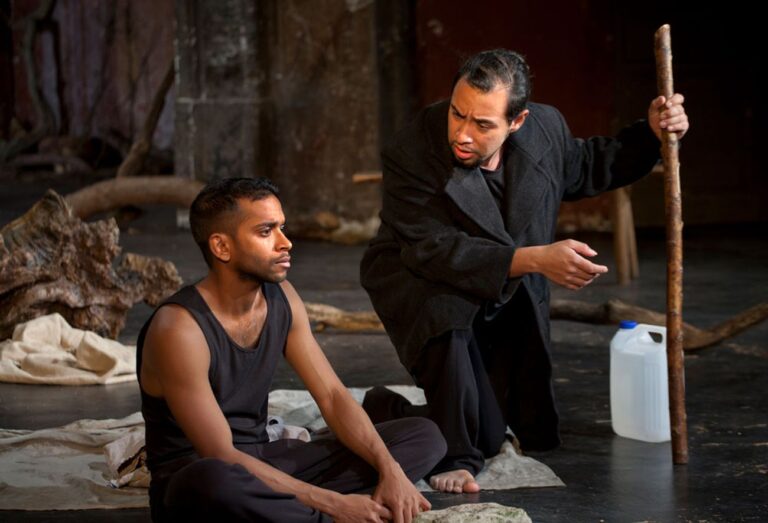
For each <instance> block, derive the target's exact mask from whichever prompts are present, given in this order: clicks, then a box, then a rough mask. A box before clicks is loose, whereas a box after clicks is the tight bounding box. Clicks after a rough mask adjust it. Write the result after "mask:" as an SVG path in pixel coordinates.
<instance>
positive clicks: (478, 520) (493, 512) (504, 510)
mask: <svg viewBox="0 0 768 523" xmlns="http://www.w3.org/2000/svg"><path fill="white" fill-rule="evenodd" d="M413 521H414V523H428V522H436V523H464V522H469V521H472V522H473V523H501V522H505V523H531V518H529V517H528V514H526V512H525V510H523V509H521V508H517V507H507V506H504V505H499V504H498V503H465V504H464V505H456V506H455V507H449V508H446V509H443V510H431V511H429V512H423V513H421V514H419V515H418V517H416V519H414V520H413Z"/></svg>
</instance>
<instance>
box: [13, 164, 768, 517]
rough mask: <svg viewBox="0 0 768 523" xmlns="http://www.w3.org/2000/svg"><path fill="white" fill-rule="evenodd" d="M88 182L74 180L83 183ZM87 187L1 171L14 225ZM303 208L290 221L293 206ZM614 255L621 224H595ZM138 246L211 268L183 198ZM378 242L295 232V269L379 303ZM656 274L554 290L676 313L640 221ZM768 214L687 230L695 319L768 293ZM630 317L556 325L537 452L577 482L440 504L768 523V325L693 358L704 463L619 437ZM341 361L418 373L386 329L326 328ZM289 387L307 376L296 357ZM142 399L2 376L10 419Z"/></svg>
mask: <svg viewBox="0 0 768 523" xmlns="http://www.w3.org/2000/svg"><path fill="white" fill-rule="evenodd" d="M72 183H74V182H72ZM51 184H52V185H55V186H57V187H58V188H59V189H60V190H61V191H62V192H68V190H71V189H72V188H74V187H73V186H70V183H69V182H62V181H59V180H50V179H49V180H44V181H42V182H40V181H38V182H37V183H31V182H25V183H21V184H19V183H15V184H11V181H10V180H7V179H6V180H0V225H2V224H5V223H7V222H8V221H10V220H11V219H12V218H14V217H16V216H18V215H19V214H21V213H22V212H23V211H24V210H26V209H27V208H28V206H29V205H31V204H32V203H33V202H34V201H35V200H36V198H37V197H38V196H39V195H40V193H41V189H40V187H41V186H42V187H45V186H48V185H51ZM289 218H290V217H289ZM579 239H582V240H584V241H587V242H589V243H590V245H592V246H593V247H594V248H596V250H597V251H599V252H600V253H601V254H600V256H599V258H600V261H601V262H603V263H605V264H607V265H609V266H612V260H611V255H610V253H611V252H612V250H611V246H610V236H608V235H581V236H579ZM121 244H122V245H123V248H124V250H125V251H127V252H137V253H141V254H150V255H156V256H162V257H164V258H166V259H170V260H172V261H173V262H174V263H176V265H177V267H178V268H179V271H180V273H181V275H182V277H183V278H184V280H185V282H189V281H193V280H194V279H196V278H199V277H200V276H202V275H203V274H204V271H205V267H204V264H203V262H202V259H201V257H200V255H199V253H198V252H197V250H196V246H195V245H194V243H193V242H192V240H191V237H190V236H189V233H188V232H184V231H176V230H175V226H174V214H173V212H172V211H171V210H169V209H154V210H151V211H150V212H149V213H148V214H146V215H145V216H143V217H142V218H140V219H139V220H137V221H135V222H133V223H132V224H131V225H130V227H129V228H128V229H127V230H126V231H123V233H122V237H121ZM362 252H363V247H343V246H335V245H329V244H323V243H317V242H309V241H296V242H295V248H294V268H293V269H292V272H291V274H290V279H291V280H292V282H293V283H294V285H295V286H296V288H297V289H298V291H299V293H300V294H301V295H302V296H303V297H304V299H305V300H308V301H319V302H324V303H328V304H331V305H335V306H338V307H342V308H346V309H355V310H366V309H369V308H370V303H369V302H368V299H367V297H366V295H365V293H364V291H363V290H362V289H361V288H360V287H359V284H358V276H357V271H358V269H357V266H358V262H359V259H360V257H361V255H362ZM639 252H640V270H641V278H640V279H639V281H636V282H635V283H633V284H631V285H629V286H626V287H619V286H617V285H616V284H615V275H612V274H610V275H607V276H604V277H602V278H600V279H598V280H597V281H596V282H595V283H594V284H593V285H591V286H590V287H588V288H587V289H584V290H583V291H581V292H579V293H578V294H573V293H570V292H569V291H566V290H563V289H559V288H558V289H554V292H553V297H554V298H566V297H570V298H579V299H583V300H588V301H592V302H603V301H606V300H608V299H611V298H619V299H622V300H624V301H627V302H630V303H634V304H637V305H640V306H644V307H648V308H652V309H656V310H659V311H663V310H664V306H665V261H664V259H665V258H664V239H663V231H640V233H639ZM767 291H768V244H766V242H765V226H764V225H761V226H757V225H755V226H749V227H743V226H728V227H725V226H722V227H706V228H689V229H687V230H686V232H685V297H684V305H685V307H684V315H685V320H686V321H687V322H689V323H692V324H694V325H696V326H699V327H705V328H706V327H711V326H713V325H715V324H717V323H719V322H721V321H723V320H725V319H727V318H728V317H730V316H732V315H734V314H736V313H737V312H739V311H741V310H743V309H746V308H748V307H750V306H752V305H754V304H756V303H758V302H761V301H765V300H766V295H768V292H767ZM149 312H150V310H149V308H147V307H146V306H144V305H140V306H136V307H134V309H133V310H132V311H131V314H130V317H129V321H128V325H127V327H126V329H125V330H124V331H123V334H122V336H121V340H122V341H126V342H134V341H135V338H136V335H137V332H138V329H139V327H140V325H141V324H142V323H143V321H144V320H145V319H146V317H147V316H148V314H149ZM615 329H616V327H614V326H594V325H587V324H580V323H572V322H565V321H554V322H553V331H552V332H553V339H554V362H555V381H556V384H555V386H556V393H557V396H558V399H559V405H560V412H561V416H562V436H563V441H564V444H563V446H562V447H561V448H560V449H558V450H556V451H553V452H549V453H541V454H535V455H534V457H536V458H537V459H539V460H541V461H543V462H544V463H546V464H547V465H549V466H550V467H551V468H552V469H553V470H554V471H555V472H556V473H557V474H558V475H559V476H560V477H561V478H562V479H563V481H564V482H565V483H566V485H567V486H566V487H565V488H549V489H526V490H513V491H497V492H494V491H487V492H482V493H480V494H477V495H447V494H433V495H430V496H429V497H430V500H431V501H432V503H433V505H434V506H435V508H441V507H445V506H448V505H452V504H458V503H467V502H474V501H496V502H499V503H503V504H508V505H515V506H519V507H522V508H524V509H525V510H526V511H527V512H528V514H529V515H530V516H531V518H532V519H533V521H536V522H563V521H578V522H581V521H585V522H586V521H609V522H632V521H654V522H666V521H696V522H700V521H707V522H710V521H729V522H730V521H767V520H768V489H767V488H766V487H767V486H768V481H767V478H766V474H768V408H766V407H767V405H766V399H765V398H766V392H765V391H766V390H767V389H768V322H764V323H763V324H761V325H758V326H756V327H753V328H751V329H750V330H748V331H746V332H744V333H742V334H740V335H738V336H735V337H733V338H732V339H730V340H728V341H726V342H724V343H721V344H719V345H717V346H714V347H711V348H707V349H704V350H702V351H699V352H696V353H693V354H691V353H689V354H688V355H687V357H686V374H687V376H686V377H687V396H688V397H687V407H688V430H689V436H690V444H689V445H690V446H689V448H690V463H689V464H688V465H687V466H673V465H672V464H671V451H670V445H669V444H648V443H640V442H635V441H631V440H627V439H624V438H620V437H618V436H615V435H614V434H613V432H612V430H611V425H610V412H609V398H608V363H609V354H608V343H609V341H610V338H611V336H612V335H613V333H614V331H615ZM318 339H319V341H320V343H321V345H322V346H323V347H324V349H325V350H326V352H327V354H328V357H329V358H330V360H331V362H332V364H333V365H334V367H335V368H336V370H337V371H338V373H339V375H340V376H341V378H342V379H343V380H344V382H345V383H346V384H347V385H349V386H370V385H376V384H389V383H408V382H409V377H408V375H407V374H406V373H405V372H404V371H403V369H402V368H401V367H400V366H399V363H398V362H397V359H396V357H395V354H394V349H393V348H392V346H391V345H390V343H389V340H388V339H387V337H386V336H384V335H376V334H364V335H363V334H339V333H323V334H318ZM274 386H275V387H276V388H298V387H300V384H299V383H298V382H297V379H296V378H295V376H294V375H293V374H292V372H291V371H290V370H289V369H287V368H286V367H284V366H283V367H281V368H280V370H279V373H278V376H277V377H276V380H275V383H274ZM138 409H139V395H138V388H137V386H136V385H135V384H124V385H115V386H108V387H45V386H21V385H8V384H0V426H2V427H4V428H27V429H35V428H41V427H49V426H57V425H61V424H64V423H68V422H70V421H73V420H75V419H79V418H85V417H88V418H106V417H111V418H115V417H122V416H125V415H127V414H130V413H132V412H134V411H136V410H138ZM60 520H67V521H83V522H92V521H117V522H129V521H149V512H148V510H121V511H76V512H66V511H63V512H15V511H4V512H0V521H24V522H31V521H60Z"/></svg>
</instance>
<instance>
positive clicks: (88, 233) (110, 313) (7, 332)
mask: <svg viewBox="0 0 768 523" xmlns="http://www.w3.org/2000/svg"><path fill="white" fill-rule="evenodd" d="M118 237H119V231H118V228H117V225H116V224H115V221H114V220H103V221H99V222H95V223H84V222H82V221H81V220H80V219H78V218H77V217H75V216H73V214H72V211H71V209H70V208H69V206H68V205H67V204H66V202H65V201H64V199H63V198H62V197H61V196H59V195H58V194H56V193H55V192H53V191H48V193H47V194H46V195H45V196H44V197H43V198H42V199H41V200H40V201H39V202H37V203H36V204H35V205H34V206H33V207H32V208H31V209H30V210H29V211H27V213H26V214H24V215H23V216H21V217H20V218H18V219H16V220H14V221H13V222H11V223H9V224H7V225H6V226H4V227H3V228H2V229H0V339H4V338H7V337H9V336H11V334H12V332H13V328H14V326H15V325H17V324H18V323H21V322H24V321H27V320H30V319H33V318H36V317H38V316H41V315H44V314H50V313H53V312H58V313H60V314H61V315H62V316H64V318H65V319H66V320H67V321H68V322H69V323H70V324H71V325H73V326H75V327H78V328H81V329H87V330H91V331H95V332H97V333H99V334H101V335H103V336H108V337H110V338H116V337H117V336H118V334H119V333H120V330H121V329H122V328H123V326H124V325H125V316H126V314H127V312H128V310H129V309H130V308H131V307H132V306H133V304H134V303H137V302H139V301H144V302H146V303H147V304H149V305H150V306H155V305H157V304H158V303H159V302H160V301H161V300H162V299H163V298H165V297H166V296H168V295H169V294H171V293H172V292H173V291H175V290H176V289H177V288H178V287H179V286H180V285H181V278H179V275H178V273H177V272H176V267H175V266H174V265H173V264H172V263H170V262H168V261H165V260H161V259H159V258H148V257H144V256H139V255H135V254H125V255H124V256H122V257H120V260H119V263H118V264H117V265H116V266H113V264H114V262H115V261H116V258H118V256H119V254H120V246H119V245H118Z"/></svg>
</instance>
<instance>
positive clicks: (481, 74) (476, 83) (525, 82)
mask: <svg viewBox="0 0 768 523" xmlns="http://www.w3.org/2000/svg"><path fill="white" fill-rule="evenodd" d="M462 78H464V79H465V80H466V81H467V83H468V84H469V85H471V86H472V87H474V88H475V89H478V90H479V91H481V92H483V93H488V92H490V91H492V90H493V89H495V88H497V87H498V86H499V85H502V86H504V87H506V88H507V114H506V116H507V120H508V121H510V122H511V121H512V120H514V119H515V117H516V116H517V115H518V114H520V112H521V111H522V110H523V109H525V107H526V105H527V104H528V98H529V97H530V96H531V74H530V69H529V68H528V64H527V63H526V62H525V58H523V56H522V55H521V54H519V53H516V52H514V51H510V50H508V49H492V50H490V51H483V52H481V53H478V54H476V55H475V56H473V57H471V58H469V59H468V60H467V61H466V62H464V65H462V66H461V69H459V71H458V72H457V73H456V77H455V78H454V79H453V88H455V87H456V84H457V83H459V80H461V79H462Z"/></svg>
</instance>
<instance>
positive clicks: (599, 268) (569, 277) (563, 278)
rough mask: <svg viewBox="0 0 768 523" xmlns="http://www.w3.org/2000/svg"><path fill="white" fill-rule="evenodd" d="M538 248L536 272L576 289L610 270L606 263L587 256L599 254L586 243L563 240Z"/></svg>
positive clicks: (559, 283)
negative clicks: (597, 262)
mask: <svg viewBox="0 0 768 523" xmlns="http://www.w3.org/2000/svg"><path fill="white" fill-rule="evenodd" d="M536 249H537V252H536V260H537V261H536V267H537V269H536V272H540V273H541V274H543V275H544V276H546V277H547V278H548V279H549V280H551V281H553V282H554V283H557V284H558V285H562V286H563V287H566V288H568V289H571V290H574V291H575V290H578V289H581V288H582V287H584V286H586V285H589V284H590V283H592V281H593V280H594V279H595V278H597V277H598V276H599V275H601V274H603V273H606V272H608V267H606V266H605V265H597V264H594V263H592V262H591V261H589V260H588V259H586V258H585V256H589V257H592V256H596V255H597V252H596V251H594V250H592V248H591V247H590V246H589V245H587V244H586V243H582V242H578V241H576V240H563V241H559V242H555V243H552V244H549V245H543V246H541V247H537V248H536Z"/></svg>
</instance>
